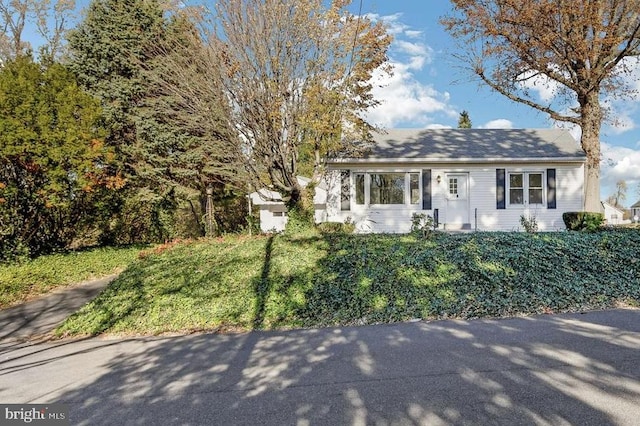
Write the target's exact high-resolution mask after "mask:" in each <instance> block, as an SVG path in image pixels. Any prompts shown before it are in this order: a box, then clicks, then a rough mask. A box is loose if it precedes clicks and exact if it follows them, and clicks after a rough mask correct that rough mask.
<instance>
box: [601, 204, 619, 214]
mask: <svg viewBox="0 0 640 426" xmlns="http://www.w3.org/2000/svg"><path fill="white" fill-rule="evenodd" d="M601 203H602V207H604V208H609V209H611V210H616V211H617V212H618V213H620V214H621V215H623V214H624V210H623V209H621V208H619V207H616V206H614V205H612V204H609V203H607V202H606V201H602V202H601Z"/></svg>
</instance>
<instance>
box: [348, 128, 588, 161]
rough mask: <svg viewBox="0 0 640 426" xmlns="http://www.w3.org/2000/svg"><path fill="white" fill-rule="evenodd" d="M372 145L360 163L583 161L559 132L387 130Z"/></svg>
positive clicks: (575, 145) (575, 146) (567, 136)
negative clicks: (401, 160) (407, 161)
mask: <svg viewBox="0 0 640 426" xmlns="http://www.w3.org/2000/svg"><path fill="white" fill-rule="evenodd" d="M374 139H375V142H376V143H375V145H374V146H373V147H372V148H371V150H370V151H369V152H368V153H365V154H364V155H363V157H362V159H360V160H361V161H363V160H364V161H366V160H372V161H376V160H378V161H381V160H385V159H387V160H389V159H405V160H409V161H411V160H414V161H424V160H436V161H442V160H485V161H486V160H492V159H496V160H500V159H558V160H574V161H575V160H583V159H584V158H586V157H585V153H584V151H583V150H582V148H580V145H579V144H578V142H576V140H575V139H573V137H572V136H571V134H569V132H568V131H566V130H560V129H390V130H388V131H387V132H386V134H380V133H376V134H374Z"/></svg>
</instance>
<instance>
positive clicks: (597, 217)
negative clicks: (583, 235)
mask: <svg viewBox="0 0 640 426" xmlns="http://www.w3.org/2000/svg"><path fill="white" fill-rule="evenodd" d="M562 220H563V221H564V224H565V226H566V227H567V229H568V230H570V231H588V232H593V231H596V230H598V228H600V226H602V224H603V223H604V215H603V214H602V213H596V212H565V213H563V214H562Z"/></svg>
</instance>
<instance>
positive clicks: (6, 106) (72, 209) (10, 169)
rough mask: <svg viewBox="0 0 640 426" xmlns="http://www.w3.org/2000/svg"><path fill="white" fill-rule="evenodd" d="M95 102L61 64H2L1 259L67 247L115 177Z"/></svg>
mask: <svg viewBox="0 0 640 426" xmlns="http://www.w3.org/2000/svg"><path fill="white" fill-rule="evenodd" d="M99 115H100V109H99V106H98V103H97V101H96V100H95V99H93V98H92V97H91V96H89V95H88V94H86V93H85V92H83V91H82V90H81V89H80V88H79V87H78V85H77V84H76V81H75V78H74V76H73V74H72V73H71V72H70V71H69V70H67V69H66V68H65V67H64V66H62V65H60V64H50V65H47V66H43V65H41V64H38V63H36V62H34V61H33V60H32V59H31V58H30V57H28V56H18V57H17V58H16V59H13V60H9V61H7V62H6V63H5V65H4V67H2V69H0V261H2V260H7V259H10V258H12V257H14V256H19V255H27V254H28V255H37V254H40V253H45V252H48V251H51V250H53V249H56V248H64V247H66V246H67V245H68V244H69V243H70V242H71V241H72V240H73V239H74V238H75V237H76V236H77V235H78V234H79V233H80V232H82V230H83V229H84V228H83V224H89V223H90V222H91V220H92V217H95V216H94V214H95V213H96V209H95V206H96V200H97V198H98V195H99V194H100V193H101V192H102V191H103V190H106V189H107V188H108V187H109V186H113V185H116V184H117V183H116V182H113V181H111V180H110V179H109V178H108V177H107V176H104V175H103V174H102V173H101V170H102V167H101V166H104V165H106V164H108V162H109V161H110V157H109V150H108V149H106V148H105V147H104V145H103V143H102V141H101V139H100V136H101V135H100V130H99V127H98V126H97V123H98V118H99Z"/></svg>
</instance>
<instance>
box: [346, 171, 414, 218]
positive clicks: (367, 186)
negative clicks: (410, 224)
mask: <svg viewBox="0 0 640 426" xmlns="http://www.w3.org/2000/svg"><path fill="white" fill-rule="evenodd" d="M387 174H391V175H403V183H404V185H403V202H402V204H379V203H371V179H372V175H387ZM414 175H415V177H414V179H413V182H412V176H414ZM359 176H361V178H359ZM412 183H413V184H414V185H413V187H412ZM359 184H360V189H359V188H358V185H359ZM416 184H417V187H416ZM351 188H352V189H351V191H352V192H351V209H352V210H353V209H358V208H367V209H368V208H371V207H374V208H376V209H393V208H399V207H419V206H421V205H422V204H421V203H422V198H423V188H422V172H421V171H420V170H408V171H407V170H378V169H376V170H366V171H365V170H351ZM412 189H413V190H414V191H415V190H417V199H416V200H415V202H412V194H411V191H412ZM361 192H362V194H361ZM359 195H362V203H359V202H358V201H359Z"/></svg>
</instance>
